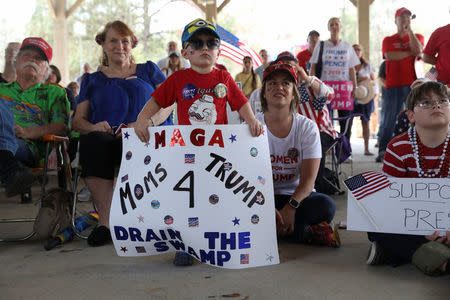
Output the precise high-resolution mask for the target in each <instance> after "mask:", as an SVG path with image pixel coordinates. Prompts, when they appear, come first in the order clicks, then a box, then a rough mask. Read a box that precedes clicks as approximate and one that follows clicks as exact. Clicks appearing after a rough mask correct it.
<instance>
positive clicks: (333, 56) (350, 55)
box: [309, 40, 361, 81]
mask: <svg viewBox="0 0 450 300" xmlns="http://www.w3.org/2000/svg"><path fill="white" fill-rule="evenodd" d="M319 52H320V44H317V47H315V48H314V51H313V54H312V56H311V59H310V60H309V61H310V62H311V63H312V64H317V62H318V61H319ZM360 63H361V62H360V61H359V58H358V56H357V55H356V53H355V50H354V49H353V47H352V46H351V45H350V44H349V43H348V42H346V41H342V40H341V41H339V42H338V43H337V44H336V45H335V44H334V43H333V42H332V41H330V40H326V41H325V42H324V45H323V54H322V77H320V79H321V80H323V81H348V80H350V75H349V71H348V69H349V68H352V67H354V66H357V65H359V64H360ZM319 75H320V74H319Z"/></svg>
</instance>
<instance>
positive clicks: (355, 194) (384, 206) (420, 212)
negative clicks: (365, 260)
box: [345, 171, 450, 235]
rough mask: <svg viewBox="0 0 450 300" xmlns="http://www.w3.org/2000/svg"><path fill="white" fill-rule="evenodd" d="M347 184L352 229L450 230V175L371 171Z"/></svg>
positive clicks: (426, 232)
mask: <svg viewBox="0 0 450 300" xmlns="http://www.w3.org/2000/svg"><path fill="white" fill-rule="evenodd" d="M345 184H346V185H347V187H348V189H349V191H348V202H347V229H349V230H356V231H370V232H387V233H402V234H415V235H429V234H432V233H433V232H435V231H440V232H442V234H443V233H444V232H445V231H446V230H450V180H449V179H448V178H394V177H386V176H385V175H384V174H381V173H377V172H371V171H369V172H364V173H361V174H359V175H357V176H354V177H351V178H349V179H347V180H345Z"/></svg>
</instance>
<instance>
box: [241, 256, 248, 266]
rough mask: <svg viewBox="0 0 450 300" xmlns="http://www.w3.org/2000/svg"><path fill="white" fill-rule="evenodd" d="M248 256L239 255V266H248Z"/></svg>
mask: <svg viewBox="0 0 450 300" xmlns="http://www.w3.org/2000/svg"><path fill="white" fill-rule="evenodd" d="M248 263H249V259H248V254H241V265H248Z"/></svg>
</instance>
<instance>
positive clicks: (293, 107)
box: [259, 71, 300, 113]
mask: <svg viewBox="0 0 450 300" xmlns="http://www.w3.org/2000/svg"><path fill="white" fill-rule="evenodd" d="M279 72H284V71H279ZM275 73H277V72H273V73H272V74H270V75H269V76H267V77H266V78H264V80H263V83H262V87H261V93H260V95H259V100H260V101H261V108H262V111H263V112H266V111H267V110H268V107H267V100H266V83H267V81H268V80H270V78H272V77H273V74H275ZM289 78H290V81H291V82H292V84H293V91H292V94H293V95H294V99H293V100H292V101H291V104H290V106H289V111H290V112H291V113H295V112H297V111H298V106H299V104H300V92H299V91H298V88H297V85H296V84H295V82H294V81H293V80H292V78H291V77H290V76H289Z"/></svg>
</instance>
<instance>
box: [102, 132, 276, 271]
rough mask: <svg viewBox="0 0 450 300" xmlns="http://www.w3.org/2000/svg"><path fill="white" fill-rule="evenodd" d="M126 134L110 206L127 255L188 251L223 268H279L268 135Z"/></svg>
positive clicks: (118, 244)
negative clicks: (142, 138)
mask: <svg viewBox="0 0 450 300" xmlns="http://www.w3.org/2000/svg"><path fill="white" fill-rule="evenodd" d="M149 132H150V141H149V143H146V144H144V143H142V142H141V141H140V140H139V139H138V138H137V136H136V134H135V133H134V130H133V129H124V130H123V132H122V134H123V157H122V164H121V166H120V171H119V175H118V178H117V183H116V188H115V190H114V196H113V201H112V207H111V217H110V226H111V235H112V237H113V241H114V246H115V248H116V251H117V253H118V255H120V256H143V255H154V254H160V253H165V252H173V251H185V252H187V253H189V254H191V255H192V256H193V257H194V258H196V259H198V260H199V261H201V262H203V263H207V264H210V265H214V266H218V267H224V268H247V267H255V266H265V265H272V264H278V263H279V258H278V247H277V238H276V229H275V206H274V197H273V185H272V170H271V163H270V154H269V146H268V142H267V136H266V134H262V135H260V136H259V137H252V136H251V135H250V131H249V129H248V126H247V125H219V126H179V125H176V126H161V127H151V128H149Z"/></svg>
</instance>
